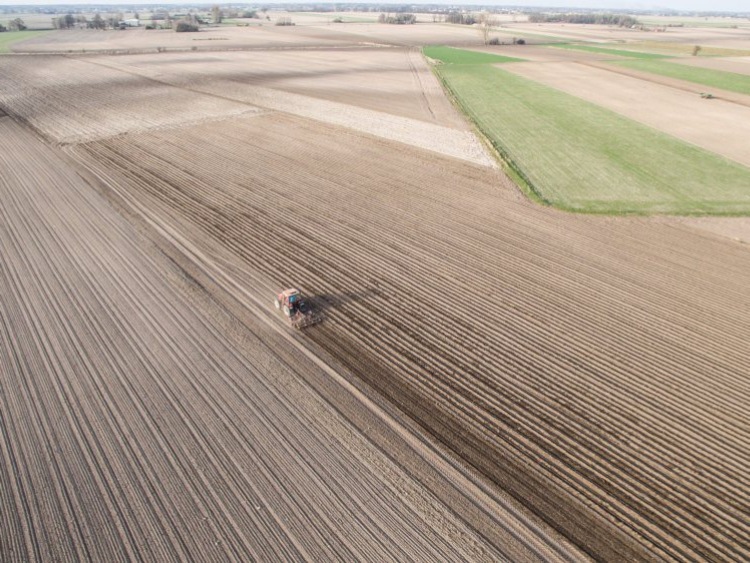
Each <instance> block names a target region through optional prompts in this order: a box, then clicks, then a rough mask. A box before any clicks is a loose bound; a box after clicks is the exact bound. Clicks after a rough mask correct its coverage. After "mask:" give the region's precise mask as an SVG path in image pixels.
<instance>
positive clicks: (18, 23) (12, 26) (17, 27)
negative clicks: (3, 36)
mask: <svg viewBox="0 0 750 563" xmlns="http://www.w3.org/2000/svg"><path fill="white" fill-rule="evenodd" d="M25 30H26V24H25V23H23V20H22V19H21V18H16V19H14V20H10V21H9V22H8V25H7V26H5V25H3V24H0V33H2V32H3V31H25Z"/></svg>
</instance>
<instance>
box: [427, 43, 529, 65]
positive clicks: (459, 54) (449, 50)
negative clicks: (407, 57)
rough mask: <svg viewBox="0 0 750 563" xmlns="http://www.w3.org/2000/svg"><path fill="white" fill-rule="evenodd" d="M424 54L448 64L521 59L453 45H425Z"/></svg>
mask: <svg viewBox="0 0 750 563" xmlns="http://www.w3.org/2000/svg"><path fill="white" fill-rule="evenodd" d="M423 51H424V54H425V55H427V56H428V57H430V58H431V59H435V60H436V61H440V62H443V63H446V64H461V65H475V64H487V63H509V62H515V61H520V60H521V59H516V58H513V57H503V56H502V55H493V54H491V53H478V52H476V51H465V50H464V49H454V48H453V47H425V48H424V49H423Z"/></svg>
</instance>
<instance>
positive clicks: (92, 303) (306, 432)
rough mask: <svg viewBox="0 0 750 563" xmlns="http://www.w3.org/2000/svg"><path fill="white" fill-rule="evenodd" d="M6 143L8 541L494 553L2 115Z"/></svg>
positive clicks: (204, 551) (304, 553)
mask: <svg viewBox="0 0 750 563" xmlns="http://www.w3.org/2000/svg"><path fill="white" fill-rule="evenodd" d="M0 161H2V163H3V165H4V166H5V165H7V168H4V169H5V170H6V171H7V172H6V173H4V174H3V175H2V177H1V178H0V195H1V196H2V201H3V205H2V206H0V225H2V227H1V228H0V292H1V294H2V296H3V298H2V300H0V313H2V314H0V373H2V388H3V392H2V394H0V436H1V439H0V485H2V486H1V487H0V500H1V501H2V506H3V511H2V514H1V515H0V559H2V560H3V561H14V560H19V561H27V560H31V561H49V560H58V561H81V560H90V561H125V560H159V561H164V560H179V561H188V560H213V561H215V560H248V559H265V560H269V559H302V558H305V559H317V560H354V559H363V558H366V559H371V560H403V559H405V558H417V559H423V560H466V559H467V558H481V557H493V558H497V557H499V553H497V552H496V551H495V549H494V547H492V546H490V545H487V544H486V543H484V542H483V541H482V539H481V538H479V537H477V536H475V534H474V532H473V531H472V530H471V529H469V528H468V527H467V526H466V525H465V524H464V523H463V522H462V521H460V520H459V519H457V518H455V516H454V515H453V513H451V512H450V511H448V510H447V509H446V508H445V507H444V506H443V505H441V504H440V503H439V502H438V501H437V500H436V499H435V498H434V497H432V495H431V494H430V493H429V492H426V491H425V490H423V489H422V488H421V487H420V485H419V484H418V483H417V482H416V481H415V480H413V479H412V478H411V477H409V476H406V475H405V474H403V473H402V472H400V470H399V468H398V467H397V466H396V465H395V464H393V463H392V462H391V461H390V460H389V458H387V457H385V456H383V455H382V453H381V452H379V451H377V450H374V449H373V448H372V446H371V445H369V444H368V443H367V442H366V441H365V440H364V439H362V438H357V437H356V434H355V433H353V432H352V428H351V427H350V426H349V425H348V424H347V423H345V422H344V421H343V420H342V419H341V418H340V417H338V416H336V414H335V411H332V410H331V409H330V408H329V407H328V405H327V404H326V403H324V402H323V401H321V400H320V398H319V397H317V396H316V395H315V394H313V393H311V392H310V390H309V388H307V387H305V386H304V385H301V384H300V383H299V381H300V378H299V376H298V375H297V374H296V373H295V370H297V369H299V366H296V365H293V364H289V363H285V362H282V361H280V360H279V357H278V356H277V354H275V353H274V352H273V351H272V350H271V349H269V348H268V346H267V345H266V344H264V343H263V342H262V341H261V340H260V339H259V337H258V336H256V333H258V334H260V335H261V336H262V338H264V339H265V340H268V338H269V335H268V331H267V329H266V330H264V329H263V327H262V326H254V327H252V331H251V330H248V329H246V330H244V332H243V333H242V334H243V335H244V336H243V337H242V346H241V347H240V346H238V345H237V343H236V341H235V340H233V338H232V336H231V333H229V332H227V331H226V330H224V329H223V328H222V326H221V325H220V324H219V323H218V321H215V320H214V318H213V317H214V315H215V313H213V314H209V311H210V309H206V308H205V307H206V306H207V305H205V304H203V305H202V302H201V301H200V300H197V298H196V297H194V296H191V293H190V291H189V290H190V287H189V285H186V282H185V280H184V279H182V278H180V277H179V275H178V274H177V272H176V271H174V270H173V269H172V268H171V267H170V266H169V265H168V263H167V262H166V261H165V260H164V259H163V257H162V256H161V255H159V254H156V253H153V254H152V253H151V252H148V251H147V250H146V249H147V248H148V245H147V243H146V241H145V240H144V239H143V238H142V237H141V235H140V234H139V233H138V232H137V231H136V230H135V229H133V228H132V226H131V225H130V224H128V223H127V222H126V221H125V220H124V219H123V218H122V217H120V216H119V215H118V214H117V213H116V212H115V211H114V209H113V208H112V207H111V206H110V205H109V204H108V203H107V202H106V201H105V200H104V199H102V198H101V197H100V196H99V195H98V193H97V192H95V191H94V190H93V189H91V186H90V185H88V184H86V183H85V182H83V181H82V180H81V178H80V176H79V175H78V173H77V170H76V169H75V168H74V167H71V166H70V164H71V163H70V162H69V161H68V160H67V159H66V158H63V157H61V156H60V155H59V154H58V153H57V152H56V151H55V150H53V149H50V148H49V147H46V146H44V145H43V144H42V143H41V142H40V141H39V139H38V138H36V137H35V136H33V135H32V134H30V133H29V132H27V131H24V130H23V129H22V128H21V127H20V126H18V125H17V124H15V123H14V122H12V121H10V120H9V119H7V118H4V119H1V120H0ZM11 163H12V164H13V165H12V166H10V164H11ZM189 296H190V297H189ZM204 299H205V298H204ZM264 333H265V334H264ZM307 369H308V370H309V369H310V368H309V366H308V367H307ZM420 503H423V504H425V505H426V506H421V505H420ZM428 503H431V504H428ZM428 507H429V508H428ZM454 536H458V537H462V538H464V541H462V542H456V541H454V539H453V537H454ZM385 538H388V539H387V540H386V539H385Z"/></svg>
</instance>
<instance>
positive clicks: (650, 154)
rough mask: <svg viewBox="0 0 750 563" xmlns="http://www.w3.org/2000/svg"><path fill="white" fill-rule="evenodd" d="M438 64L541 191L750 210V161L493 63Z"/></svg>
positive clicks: (594, 202)
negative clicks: (736, 159)
mask: <svg viewBox="0 0 750 563" xmlns="http://www.w3.org/2000/svg"><path fill="white" fill-rule="evenodd" d="M436 72H437V73H438V76H439V77H440V78H441V80H442V81H443V83H444V84H445V85H446V86H447V87H448V88H449V90H450V91H451V93H452V94H453V96H454V98H455V99H456V100H457V102H458V104H459V105H460V106H461V107H462V108H463V110H464V111H465V112H466V113H467V114H468V115H469V116H470V118H471V119H472V120H473V121H474V123H475V124H476V125H477V127H478V128H479V129H480V130H481V131H482V132H483V134H484V135H485V136H486V137H487V138H488V139H489V140H490V142H491V143H492V144H493V145H494V146H495V147H496V149H497V150H498V152H499V153H500V154H501V156H502V157H503V158H504V160H505V161H506V162H507V163H508V164H509V166H510V167H511V168H512V169H513V170H514V171H515V173H516V174H517V175H518V176H519V177H520V178H522V179H523V180H524V183H525V184H526V185H527V187H528V189H529V190H531V192H532V195H533V196H534V197H535V198H536V199H538V200H541V201H543V202H546V203H549V204H552V205H554V206H556V207H559V208H562V209H568V210H572V211H578V212H591V213H609V214H613V213H615V214H625V213H669V214H738V215H740V214H747V213H750V168H747V167H744V166H741V165H739V164H736V163H734V162H731V161H729V160H727V159H725V158H723V157H721V156H718V155H715V154H713V153H710V152H707V151H704V150H701V149H699V148H697V147H695V146H693V145H690V144H687V143H684V142H682V141H680V140H678V139H675V138H674V137H671V136H669V135H666V134H663V133H660V132H658V131H656V130H655V129H651V128H649V127H646V126H644V125H641V124H639V123H637V122H635V121H632V120H629V119H627V118H624V117H622V116H620V115H618V114H616V113H614V112H611V111H609V110H606V109H604V108H601V107H599V106H597V105H594V104H591V103H589V102H585V101H583V100H581V99H580V98H576V97H575V96H571V95H569V94H565V93H563V92H560V91H558V90H554V89H552V88H549V87H546V86H543V85H541V84H538V83H536V82H533V81H531V80H528V79H525V78H521V77H519V76H516V75H514V74H512V73H510V72H507V71H504V70H502V69H500V68H498V67H494V66H491V65H478V64H466V65H461V64H453V65H441V66H439V67H437V69H436Z"/></svg>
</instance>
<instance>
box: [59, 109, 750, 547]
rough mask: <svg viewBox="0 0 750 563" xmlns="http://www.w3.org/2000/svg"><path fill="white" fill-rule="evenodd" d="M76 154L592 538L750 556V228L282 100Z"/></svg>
mask: <svg viewBox="0 0 750 563" xmlns="http://www.w3.org/2000/svg"><path fill="white" fill-rule="evenodd" d="M337 136H338V141H335V142H334V141H332V140H331V139H333V138H336V137H337ZM186 147H190V149H187V148H186ZM282 147H283V148H282ZM73 152H74V153H75V154H76V155H77V157H78V158H81V159H83V160H85V161H86V162H87V164H88V166H90V167H92V168H93V169H98V170H100V171H101V172H102V173H105V172H106V173H108V174H110V175H111V174H115V175H114V176H110V178H111V179H112V181H113V182H115V183H117V184H118V185H120V186H121V188H120V189H121V190H123V191H124V192H125V193H127V194H129V197H132V198H133V199H134V200H137V201H139V202H141V204H142V205H145V206H147V207H149V208H150V209H154V210H155V211H154V212H155V213H157V214H160V215H161V216H162V217H163V218H164V221H165V223H166V224H170V225H171V227H172V228H177V229H179V230H180V231H181V232H182V234H183V236H185V237H187V238H189V239H190V240H191V241H193V243H195V244H198V245H199V246H201V247H202V248H205V249H207V251H209V252H212V253H214V254H215V255H216V256H224V260H226V261H227V263H232V264H234V267H235V268H236V270H237V272H242V271H243V270H245V271H253V272H255V276H256V279H257V278H259V279H264V280H276V283H277V284H278V285H283V284H286V283H299V284H302V285H303V287H304V288H305V289H308V290H309V291H311V292H313V293H314V294H317V295H319V296H320V297H319V304H320V305H321V306H323V307H324V308H325V309H326V314H327V317H328V319H327V321H326V323H325V324H324V325H322V326H321V327H319V328H317V329H315V330H313V331H310V332H309V333H308V334H309V335H310V338H311V339H312V340H314V341H315V342H316V343H317V344H318V345H320V346H321V347H323V348H324V349H326V350H328V351H329V352H330V353H332V354H334V355H336V356H337V357H338V358H339V359H340V360H341V361H344V362H346V363H347V364H348V365H350V367H352V369H355V370H358V373H359V375H360V376H361V377H362V378H363V379H364V380H365V381H367V382H368V383H370V384H371V385H373V386H374V387H376V388H377V389H379V390H380V391H381V392H382V393H383V394H384V395H386V396H387V397H389V398H390V399H391V400H393V401H394V402H395V403H396V404H398V405H399V406H400V407H401V408H402V409H404V410H405V411H406V412H407V413H409V414H411V415H412V416H413V417H414V418H416V419H417V420H419V421H420V422H422V423H423V424H424V425H425V427H426V428H428V429H429V430H430V431H432V432H433V433H434V434H435V435H436V436H437V437H439V438H440V439H442V440H444V441H445V442H446V443H448V444H449V445H450V446H451V447H452V448H454V449H455V450H456V451H457V452H458V453H460V454H461V455H463V456H464V457H465V458H466V459H467V460H468V461H470V462H471V463H473V464H474V465H475V466H476V467H478V468H480V469H481V470H482V471H483V472H484V473H485V474H487V475H489V476H491V477H492V478H494V479H496V480H497V481H498V482H499V483H500V484H501V485H503V486H504V487H507V488H508V489H509V490H511V491H513V492H514V493H516V494H517V496H518V497H520V500H522V502H525V503H527V504H528V505H529V506H531V508H532V509H534V510H536V511H537V512H538V513H539V514H541V515H543V516H544V517H545V518H547V520H548V521H549V522H550V523H552V524H553V525H555V526H556V527H558V529H559V530H560V531H562V532H563V533H564V534H566V535H568V537H570V538H571V539H573V540H574V541H576V542H577V543H579V544H580V545H582V546H584V547H585V548H586V549H587V550H588V551H589V552H590V553H592V554H594V555H596V556H600V557H614V556H615V555H619V556H622V557H626V556H627V555H626V554H628V553H630V555H631V556H633V557H637V556H642V555H643V554H642V553H641V551H640V550H642V549H651V550H655V552H656V553H659V555H660V556H662V557H672V558H675V559H683V560H684V559H688V560H690V559H694V560H697V559H700V558H704V557H711V558H718V559H727V560H742V559H745V558H746V557H747V556H748V555H749V554H750V552H749V551H748V545H747V541H746V538H747V537H748V533H750V529H749V528H748V524H747V522H748V518H747V516H748V512H747V507H748V493H747V491H748V490H749V489H748V487H749V486H750V482H748V478H747V474H746V471H745V469H746V467H747V465H748V462H750V458H749V456H748V451H749V450H748V445H750V435H749V432H748V428H747V426H746V425H745V424H744V422H743V421H744V418H745V415H746V411H747V407H748V399H747V396H748V381H747V380H746V378H744V377H743V376H742V373H743V370H744V369H745V366H746V365H747V361H748V357H749V354H750V350H749V349H748V343H747V341H746V339H745V338H743V336H742V335H744V334H746V333H747V330H748V329H749V328H750V321H749V320H748V317H747V307H748V306H749V304H748V302H747V292H746V290H745V287H746V284H747V282H748V281H750V280H748V278H749V277H750V272H749V271H748V269H747V267H746V261H744V260H743V256H744V253H745V250H744V249H743V248H741V247H735V246H732V245H726V244H722V243H720V242H719V241H715V240H713V239H706V238H701V237H700V236H698V235H693V234H691V233H690V232H689V231H680V230H676V229H674V228H671V227H667V226H664V225H659V224H650V223H644V222H638V221H636V222H635V223H632V222H626V221H623V222H619V221H611V220H610V221H598V220H596V219H593V218H575V217H571V216H566V215H559V214H556V213H554V212H551V211H549V210H543V209H537V208H534V207H532V206H530V205H528V204H526V203H524V202H521V201H518V200H517V199H516V198H515V197H514V196H513V194H512V192H511V191H510V190H509V191H507V192H506V191H500V192H498V189H497V187H496V183H497V182H498V181H499V177H498V176H497V175H496V173H493V172H489V171H486V170H484V171H483V170H481V169H478V168H475V167H472V166H468V165H460V164H458V163H456V161H448V160H446V161H441V159H439V158H437V157H434V156H429V155H427V153H421V152H418V151H400V152H398V153H397V152H396V151H393V150H389V148H388V147H387V146H385V145H384V144H382V143H376V142H374V141H371V140H368V139H367V138H364V137H359V136H357V135H356V134H353V133H346V132H344V131H343V130H338V131H334V130H333V129H331V128H328V127H326V126H323V125H321V124H312V122H307V121H304V120H299V119H296V118H291V117H281V116H278V115H277V116H264V117H258V118H254V119H252V120H245V121H238V122H235V123H234V124H233V125H232V126H227V125H226V124H224V125H222V126H221V127H218V126H215V125H205V126H201V127H198V128H195V129H185V130H182V131H181V132H180V135H179V137H177V136H175V135H172V134H170V133H168V132H165V133H154V134H152V135H144V136H140V137H137V138H135V137H131V138H129V139H110V140H107V141H104V142H100V143H94V144H90V145H87V146H86V147H80V148H77V149H75V150H73ZM386 155H387V156H386ZM247 162H255V163H257V165H255V166H250V167H248V166H243V165H242V163H247ZM448 162H450V163H451V164H450V166H449V165H448ZM240 275H241V274H240ZM250 289H251V290H252V288H250ZM258 289H266V288H265V287H262V288H257V289H256V291H257V290H258ZM269 293H270V288H269ZM584 507H585V508H584ZM599 533H604V534H611V537H609V538H607V539H606V540H603V539H602V537H597V534H599ZM613 538H614V539H613ZM636 544H641V545H640V546H638V545H636ZM608 550H614V551H608ZM628 550H630V551H628ZM638 554H640V555H638Z"/></svg>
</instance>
